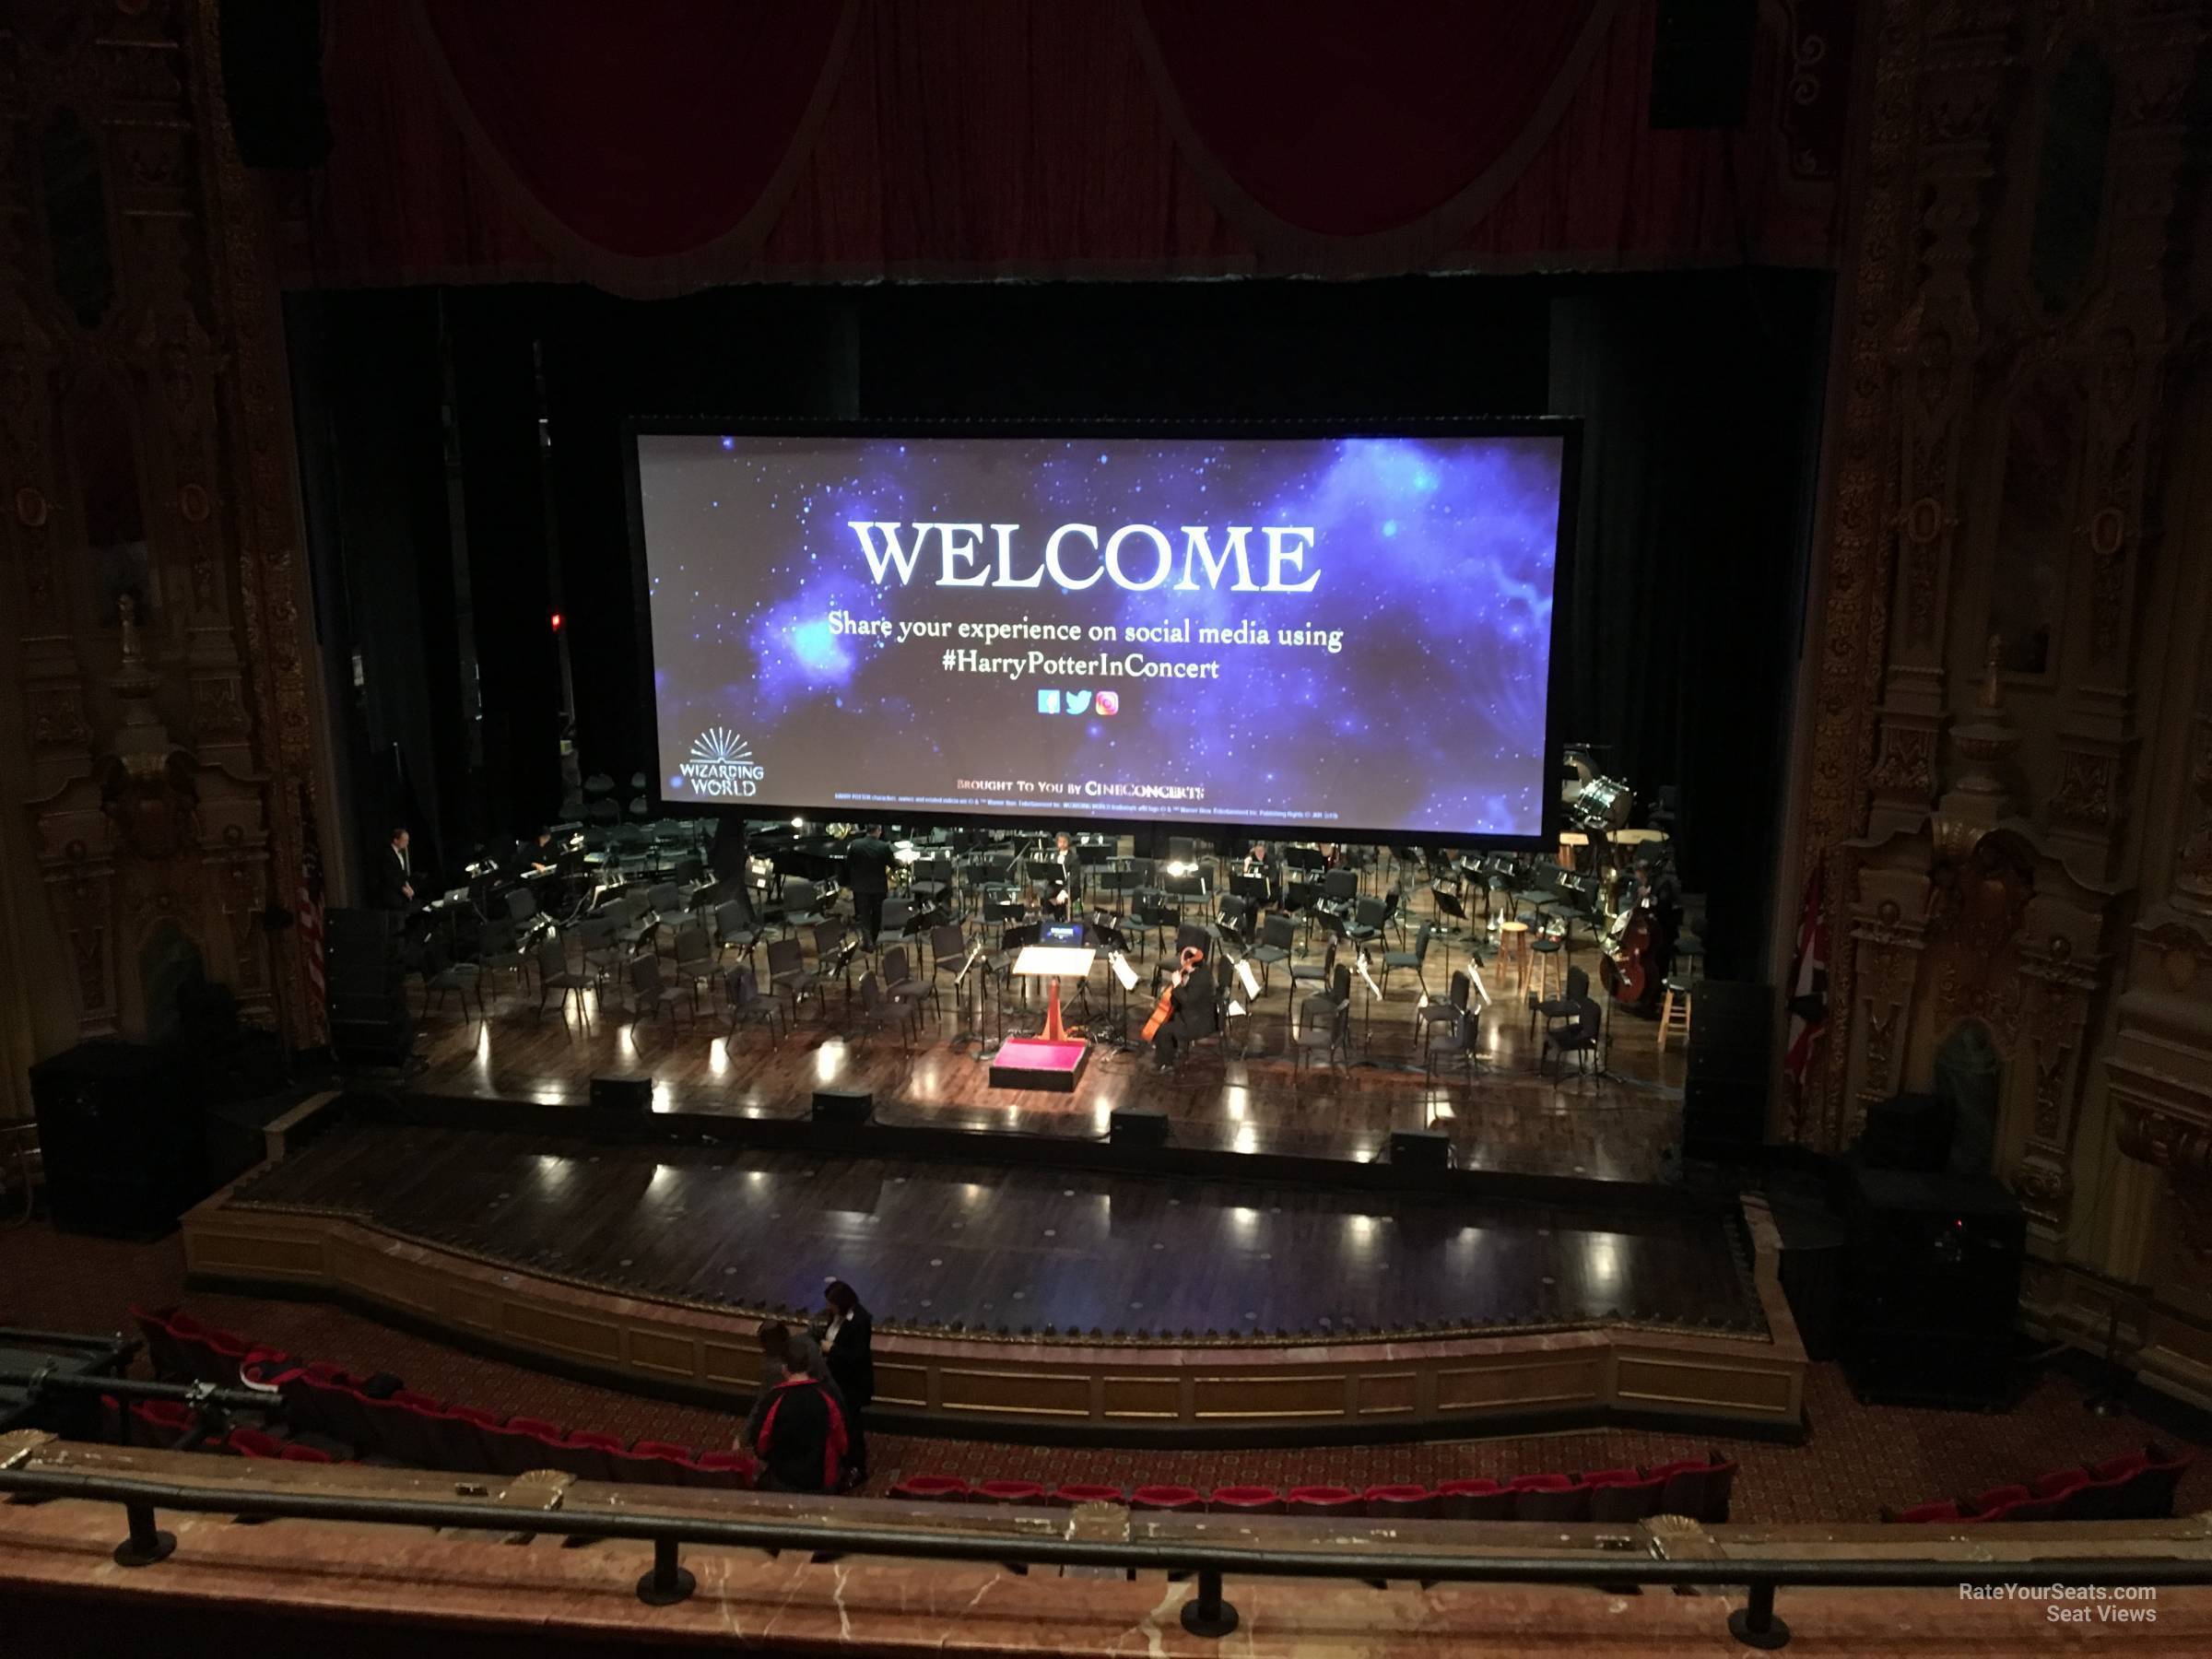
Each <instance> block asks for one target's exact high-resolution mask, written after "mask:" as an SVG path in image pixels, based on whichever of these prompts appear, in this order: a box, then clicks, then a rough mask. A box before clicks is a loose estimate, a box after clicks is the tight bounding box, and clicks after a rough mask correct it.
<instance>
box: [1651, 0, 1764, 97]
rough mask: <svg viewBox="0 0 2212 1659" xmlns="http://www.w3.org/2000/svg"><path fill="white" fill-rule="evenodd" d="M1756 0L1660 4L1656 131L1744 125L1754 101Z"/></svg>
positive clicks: (1655, 46)
mask: <svg viewBox="0 0 2212 1659" xmlns="http://www.w3.org/2000/svg"><path fill="white" fill-rule="evenodd" d="M1758 36H1759V9H1758V7H1757V6H1756V5H1755V4H1754V0H1659V18H1658V26H1657V29H1655V31H1654V32H1653V37H1652V120H1651V124H1652V125H1653V127H1656V128H1662V129H1664V128H1670V127H1740V126H1742V125H1743V124H1744V117H1745V115H1746V114H1747V113H1748V112H1749V110H1750V103H1751V54H1752V49H1753V47H1754V45H1755V44H1756V43H1757V41H1758Z"/></svg>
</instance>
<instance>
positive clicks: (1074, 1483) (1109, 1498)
mask: <svg viewBox="0 0 2212 1659" xmlns="http://www.w3.org/2000/svg"><path fill="white" fill-rule="evenodd" d="M1045 1501H1046V1502H1048V1503H1050V1504H1052V1505H1053V1507H1054V1508H1055V1509H1073V1508H1075V1507H1076V1505H1077V1504H1078V1503H1126V1502H1128V1501H1129V1494H1128V1493H1126V1492H1124V1491H1123V1490H1122V1488H1120V1487H1118V1486H1101V1485H1100V1484H1099V1483H1097V1482H1095V1481H1082V1480H1068V1481H1063V1482H1062V1483H1061V1484H1060V1485H1058V1486H1056V1487H1054V1488H1053V1492H1052V1496H1051V1497H1050V1498H1048V1499H1047V1500H1045Z"/></svg>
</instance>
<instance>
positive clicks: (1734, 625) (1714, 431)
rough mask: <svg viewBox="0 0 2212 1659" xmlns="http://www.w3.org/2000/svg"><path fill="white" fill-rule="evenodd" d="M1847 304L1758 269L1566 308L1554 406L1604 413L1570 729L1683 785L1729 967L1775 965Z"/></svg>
mask: <svg viewBox="0 0 2212 1659" xmlns="http://www.w3.org/2000/svg"><path fill="white" fill-rule="evenodd" d="M1828 304H1829V284H1828V282H1827V280H1826V279H1825V278H1822V277H1812V276H1810V275H1801V274H1783V273H1775V272H1762V271H1745V272H1742V273H1739V274H1737V275H1736V276H1735V277H1725V278H1715V277H1699V278H1690V277H1684V278H1657V277H1653V278H1649V279H1645V280H1642V281H1638V282H1634V283H1626V284H1613V285H1609V286H1606V287H1605V288H1593V289H1590V290H1588V291H1585V292H1583V293H1579V294H1573V295H1569V296H1565V297H1562V298H1560V299H1558V300H1554V301H1553V303H1552V308H1551V409H1552V413H1554V414H1558V415H1574V416H1580V417H1581V418H1582V419H1583V455H1582V473H1581V479H1580V486H1579V492H1578V494H1579V499H1578V501H1577V515H1576V516H1577V523H1576V526H1575V547H1574V555H1573V561H1572V564H1571V582H1570V584H1569V592H1568V594H1567V597H1566V600H1565V606H1566V614H1565V615H1564V616H1563V617H1562V618H1561V621H1560V627H1559V630H1558V636H1557V637H1558V638H1559V641H1561V649H1562V651H1563V653H1564V654H1565V657H1566V662H1565V665H1564V669H1563V672H1562V674H1561V676H1560V680H1559V685H1560V698H1561V710H1560V716H1559V723H1558V729H1559V734H1560V735H1561V736H1562V737H1563V738H1565V739H1568V740H1570V741H1572V740H1576V739H1588V740H1592V741H1595V742H1599V743H1605V744H1608V745H1609V747H1608V748H1607V749H1606V751H1605V752H1604V753H1602V754H1601V755H1600V756H1599V757H1598V761H1599V766H1600V769H1601V770H1602V771H1606V772H1608V773H1610V774H1612V775H1615V776H1618V777H1619V778H1621V779H1623V780H1625V781H1626V782H1629V783H1630V784H1631V785H1633V786H1634V787H1635V788H1636V789H1637V790H1638V791H1639V793H1640V794H1642V795H1643V796H1644V797H1645V798H1646V800H1647V801H1648V800H1651V799H1654V798H1655V797H1656V794H1657V791H1658V789H1659V787H1660V786H1661V785H1663V784H1672V785H1674V786H1676V787H1677V789H1678V790H1679V791H1680V794H1681V806H1680V814H1679V818H1678V819H1677V830H1676V841H1677V862H1678V865H1679V867H1680V870H1681V874H1682V878H1683V883H1684V886H1685V887H1686V888H1688V890H1689V891H1690V892H1693V893H1703V894H1705V895H1706V896H1707V899H1708V910H1707V927H1706V939H1705V942H1706V947H1707V950H1708V953H1709V954H1708V970H1709V971H1711V972H1712V973H1713V974H1714V975H1715V976H1717V977H1724V978H1726V977H1758V976H1760V975H1761V974H1763V973H1766V972H1768V971H1770V965H1769V964H1767V963H1765V961H1764V959H1763V958H1764V953H1765V948H1766V921H1767V917H1766V902H1767V894H1768V893H1769V892H1770V891H1771V871H1772V869H1773V865H1774V860H1775V856H1776V847H1777V841H1778V840H1779V837H1780V834H1781V826H1782V821H1783V817H1782V814H1783V794H1782V780H1783V764H1784V751H1785V747H1786V740H1787V733H1788V722H1789V706H1788V699H1789V690H1790V687H1791V684H1792V679H1793V671H1792V665H1793V664H1794V661H1795V659H1796V654H1797V651H1798V648H1799V633H1800V612H1801V609H1802V605H1803V581H1804V570H1805V562H1806V535H1807V524H1806V513H1807V511H1808V494H1809V490H1810V488H1811V485H1810V480H1811V478H1812V467H1811V457H1812V454H1813V453H1814V449H1815V446H1816V443H1817V439H1818V396H1819V392H1818V388H1819V385H1820V378H1821V376H1820V367H1821V364H1822V361H1823V360H1824V352H1825V342H1826V339H1827V327H1828ZM1747 324H1748V326H1747ZM1716 342H1727V343H1728V344H1727V347H1726V348H1725V349H1722V348H1718V347H1716V344H1715V343H1716Z"/></svg>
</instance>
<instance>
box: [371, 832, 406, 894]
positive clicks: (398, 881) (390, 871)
mask: <svg viewBox="0 0 2212 1659" xmlns="http://www.w3.org/2000/svg"><path fill="white" fill-rule="evenodd" d="M407 841H408V836H407V827H406V825H405V824H402V825H401V826H400V827H399V828H398V829H396V830H393V831H392V844H391V845H390V846H389V847H387V848H386V849H385V850H384V851H383V852H382V853H378V854H377V861H376V862H377V871H376V907H377V909H379V910H395V911H404V910H407V909H409V908H411V907H412V906H413V905H414V903H415V857H414V854H413V853H410V852H408V851H407Z"/></svg>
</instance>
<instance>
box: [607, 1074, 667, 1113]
mask: <svg viewBox="0 0 2212 1659" xmlns="http://www.w3.org/2000/svg"><path fill="white" fill-rule="evenodd" d="M592 1104H593V1105H594V1106H598V1107H604V1108H606V1109H608V1110H611V1111H614V1112H651V1111H652V1110H653V1079H652V1078H651V1077H594V1078H593V1079H592Z"/></svg>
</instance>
